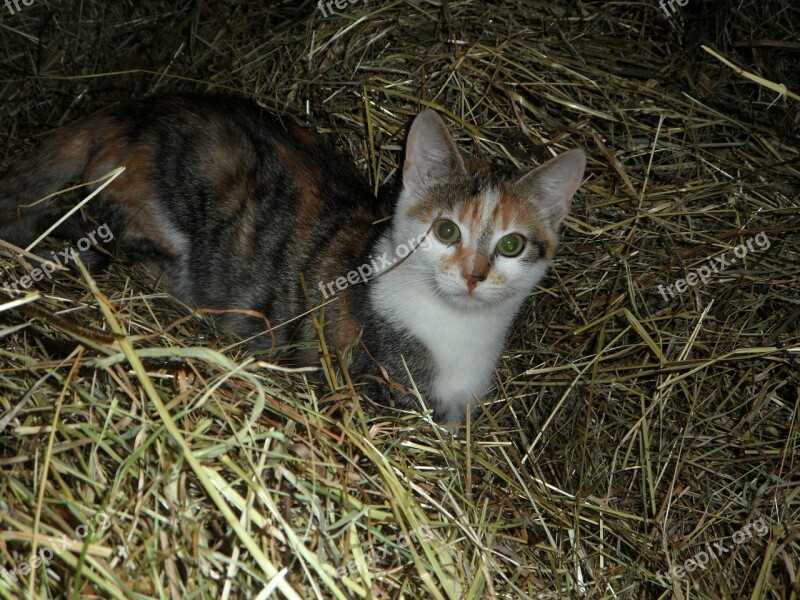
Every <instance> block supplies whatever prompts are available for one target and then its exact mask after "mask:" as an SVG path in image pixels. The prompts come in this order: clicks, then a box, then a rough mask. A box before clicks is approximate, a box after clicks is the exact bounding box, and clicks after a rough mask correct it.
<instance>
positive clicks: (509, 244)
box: [497, 233, 525, 257]
mask: <svg viewBox="0 0 800 600" xmlns="http://www.w3.org/2000/svg"><path fill="white" fill-rule="evenodd" d="M523 248H525V238H524V237H522V236H521V235H520V234H518V233H509V234H508V235H504V236H503V237H501V238H500V241H499V242H497V252H498V253H499V254H502V255H503V256H509V257H514V256H518V255H519V254H520V252H522V250H523Z"/></svg>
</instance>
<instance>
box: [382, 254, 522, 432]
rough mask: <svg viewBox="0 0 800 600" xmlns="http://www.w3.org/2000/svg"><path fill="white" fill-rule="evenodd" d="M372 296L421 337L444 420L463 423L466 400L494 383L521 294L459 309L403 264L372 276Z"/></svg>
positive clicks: (389, 315)
mask: <svg viewBox="0 0 800 600" xmlns="http://www.w3.org/2000/svg"><path fill="white" fill-rule="evenodd" d="M373 285H374V287H373V289H372V291H371V294H372V298H373V301H374V302H375V303H376V305H377V306H378V307H379V310H380V311H381V313H382V314H383V315H385V318H386V319H388V320H390V321H391V322H393V323H395V324H396V325H399V326H400V327H401V328H402V329H404V330H406V331H409V332H410V333H411V334H413V335H414V336H415V337H416V338H417V339H419V340H421V341H422V343H423V344H424V345H425V347H426V348H427V350H428V351H429V352H430V353H431V355H432V356H433V359H434V361H435V363H436V370H435V371H436V376H435V379H434V382H433V395H434V396H435V400H436V402H437V405H438V406H440V407H441V409H442V413H443V414H444V415H446V416H445V417H444V418H443V419H442V420H443V422H445V423H450V424H455V423H461V422H463V420H464V416H465V414H466V409H467V405H468V404H470V403H473V404H474V398H475V396H483V394H485V393H486V392H487V391H488V389H489V388H490V387H491V384H492V376H493V373H494V368H495V365H496V364H497V359H498V358H499V356H500V353H501V352H502V350H503V344H504V341H505V336H506V332H507V331H508V327H509V326H510V324H511V321H512V320H513V318H514V315H515V314H516V312H517V310H518V308H519V305H520V303H521V302H522V299H519V300H518V301H517V302H506V303H504V304H502V305H500V306H492V307H486V308H480V309H471V310H467V309H461V308H457V307H454V306H452V305H451V304H449V303H447V302H446V301H445V300H443V299H442V298H441V297H438V296H437V295H436V294H434V293H432V292H431V291H430V290H429V289H426V287H425V286H420V285H419V284H416V285H415V282H414V275H413V272H411V273H410V272H408V271H406V270H405V269H403V268H402V267H400V268H398V269H397V270H395V271H391V272H389V273H386V274H385V275H384V276H383V277H380V278H378V280H377V281H375V282H374V284H373Z"/></svg>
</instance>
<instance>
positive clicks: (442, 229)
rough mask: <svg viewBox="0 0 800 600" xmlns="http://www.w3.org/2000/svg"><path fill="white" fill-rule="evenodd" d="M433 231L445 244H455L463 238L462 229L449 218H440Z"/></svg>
mask: <svg viewBox="0 0 800 600" xmlns="http://www.w3.org/2000/svg"><path fill="white" fill-rule="evenodd" d="M433 232H434V233H435V234H436V237H437V238H439V241H440V242H442V243H443V244H455V243H456V242H457V241H458V240H459V239H461V230H460V229H459V228H458V225H456V224H455V223H453V222H452V221H448V220H447V219H439V220H438V221H436V224H435V225H434V226H433Z"/></svg>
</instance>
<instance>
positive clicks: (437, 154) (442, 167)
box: [403, 109, 467, 197]
mask: <svg viewBox="0 0 800 600" xmlns="http://www.w3.org/2000/svg"><path fill="white" fill-rule="evenodd" d="M466 172H467V171H466V169H465V168H464V161H463V160H462V159H461V153H460V152H459V150H458V146H456V143H455V141H453V138H452V137H451V136H450V132H449V131H447V126H446V125H445V124H444V121H442V119H441V117H440V116H439V115H437V114H436V113H435V112H434V111H432V110H431V109H426V110H424V111H422V112H421V113H419V115H417V118H416V119H414V123H413V124H412V125H411V130H410V131H409V133H408V141H407V142H406V161H405V164H404V165H403V188H404V189H405V191H406V192H407V193H409V194H410V195H411V197H416V196H417V195H418V193H419V191H420V190H421V189H423V188H425V186H427V185H428V184H430V183H431V182H434V181H437V180H441V179H448V178H450V177H454V176H457V175H465V174H466Z"/></svg>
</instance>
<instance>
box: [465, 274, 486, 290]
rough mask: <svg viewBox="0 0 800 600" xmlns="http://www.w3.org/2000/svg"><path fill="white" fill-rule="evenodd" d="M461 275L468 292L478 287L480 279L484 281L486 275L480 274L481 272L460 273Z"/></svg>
mask: <svg viewBox="0 0 800 600" xmlns="http://www.w3.org/2000/svg"><path fill="white" fill-rule="evenodd" d="M461 276H462V277H463V278H464V279H466V280H467V291H468V292H469V293H470V294H471V293H472V291H473V290H474V289H475V288H476V287H478V284H479V283H480V282H481V281H486V275H482V274H481V273H461Z"/></svg>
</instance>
